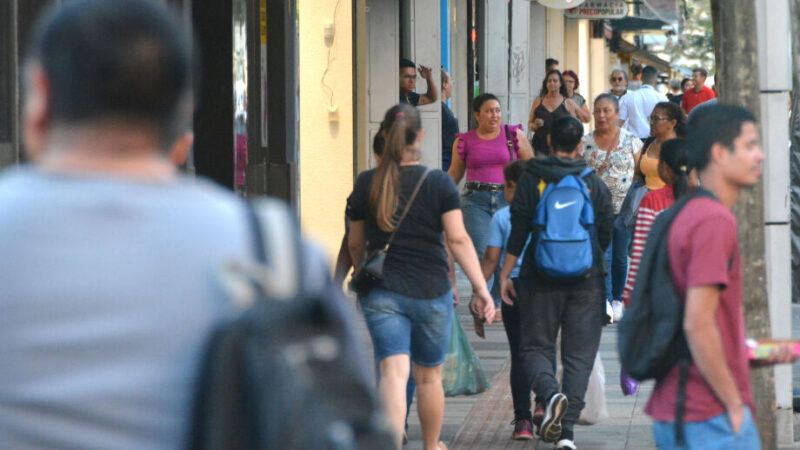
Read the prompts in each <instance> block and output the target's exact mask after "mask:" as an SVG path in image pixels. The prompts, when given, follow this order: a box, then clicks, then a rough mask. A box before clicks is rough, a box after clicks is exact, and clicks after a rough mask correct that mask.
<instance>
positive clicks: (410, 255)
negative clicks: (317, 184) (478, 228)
mask: <svg viewBox="0 0 800 450" xmlns="http://www.w3.org/2000/svg"><path fill="white" fill-rule="evenodd" d="M425 169H426V168H425V167H424V166H422V165H414V166H402V167H400V200H399V201H398V206H397V212H396V218H398V219H399V217H400V214H402V213H403V209H404V208H405V206H406V202H407V200H408V198H409V197H411V194H412V192H413V191H414V187H415V186H416V185H417V182H418V181H419V179H420V177H421V176H422V174H423V173H425ZM374 174H375V170H374V169H373V170H368V171H366V172H363V173H361V175H359V176H358V179H357V180H356V184H355V186H354V187H353V193H352V194H350V197H349V198H348V199H347V216H348V217H349V218H350V220H351V221H360V220H363V221H364V234H365V235H366V240H367V251H368V252H370V251H372V250H374V249H379V248H382V247H383V246H384V245H386V241H388V240H389V236H390V235H391V233H386V232H384V231H382V230H381V229H380V228H378V223H377V221H376V220H375V217H374V216H373V215H372V213H371V212H370V208H369V190H370V184H371V182H372V176H373V175H374ZM460 207H461V204H460V202H459V195H458V190H457V189H456V185H455V183H454V182H453V179H452V178H450V176H449V175H447V173H445V172H442V171H441V170H431V172H430V173H429V174H428V178H427V179H426V180H425V182H424V183H423V184H422V187H421V188H420V190H419V194H417V198H416V199H415V200H414V203H413V204H412V205H411V209H410V210H409V211H408V215H407V216H406V218H405V220H403V223H401V224H400V228H399V229H398V231H397V235H396V236H395V238H394V241H393V242H392V246H391V247H390V248H389V252H388V253H387V255H386V261H385V262H384V266H383V280H382V281H381V284H380V287H381V288H383V289H386V290H389V291H392V292H396V293H398V294H401V295H405V296H406V297H412V298H436V297H440V296H442V295H444V294H445V293H446V292H447V291H448V290H450V279H449V278H448V277H447V254H446V253H445V251H444V243H443V242H442V231H443V228H442V214H444V213H446V212H448V211H452V210H454V209H458V208H460Z"/></svg>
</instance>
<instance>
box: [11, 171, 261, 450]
mask: <svg viewBox="0 0 800 450" xmlns="http://www.w3.org/2000/svg"><path fill="white" fill-rule="evenodd" d="M0 236H2V239H0V268H2V269H0V286H1V287H2V288H1V289H2V295H0V442H2V447H3V448H13V449H15V450H25V449H42V448H62V449H63V448H76V449H77V448H80V449H98V450H100V449H115V450H128V449H129V450H140V449H176V450H177V449H180V448H183V447H184V444H185V433H186V431H187V425H188V420H189V410H190V406H191V396H192V392H193V388H194V384H195V379H196V376H197V371H198V369H199V359H200V355H201V353H202V352H203V349H204V346H205V343H206V341H207V339H208V337H209V333H210V331H211V330H212V328H213V327H214V326H215V325H216V324H217V323H218V321H219V320H220V319H221V318H223V317H225V316H226V315H227V314H228V313H230V312H231V305H230V304H229V303H228V302H227V301H226V297H224V296H223V295H222V291H221V290H220V289H221V288H220V287H219V283H218V282H217V276H218V275H219V270H218V269H219V266H220V264H221V263H222V262H223V261H225V260H228V259H232V258H237V259H242V258H244V259H247V260H251V261H252V259H253V258H252V255H253V254H254V252H255V250H254V248H255V247H254V244H253V243H252V242H251V237H250V236H251V232H250V229H249V227H248V225H247V221H246V215H245V209H244V208H243V202H242V200H241V199H239V198H237V197H236V196H234V195H233V194H231V193H229V192H228V191H226V190H224V189H222V188H220V187H217V186H214V185H212V184H211V183H208V182H204V181H195V180H190V179H185V178H179V179H178V180H177V181H173V182H165V183H155V182H154V183H146V182H140V181H134V180H131V181H120V180H118V179H113V178H103V177H102V176H68V175H57V174H49V173H43V172H40V171H38V170H37V169H33V168H25V167H23V168H21V169H19V170H16V171H14V172H5V173H4V174H3V175H2V176H0Z"/></svg>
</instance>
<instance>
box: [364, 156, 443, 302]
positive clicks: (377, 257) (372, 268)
mask: <svg viewBox="0 0 800 450" xmlns="http://www.w3.org/2000/svg"><path fill="white" fill-rule="evenodd" d="M430 171H431V169H425V173H423V174H422V177H421V178H420V179H419V181H418V182H417V185H416V186H415V187H414V192H413V193H412V194H411V197H410V198H409V199H408V203H407V204H406V207H405V209H403V214H402V215H401V216H400V220H399V221H398V222H397V225H396V226H395V227H394V231H392V234H391V236H389V240H388V241H386V245H384V246H383V248H380V249H377V250H373V251H371V252H370V253H369V254H368V255H367V258H366V259H365V260H364V263H363V264H362V265H361V267H360V268H359V269H358V272H356V273H355V275H353V278H352V279H351V280H350V290H352V291H353V292H355V293H356V294H357V295H358V296H359V297H366V296H367V295H369V293H370V291H371V290H372V289H373V288H375V287H376V286H378V284H380V282H381V280H382V279H383V264H384V262H386V254H387V253H388V252H389V247H390V246H391V245H392V241H394V237H395V235H396V234H397V230H399V229H400V225H401V224H402V223H403V220H405V218H406V215H407V214H408V211H409V210H410V209H411V205H412V204H413V203H414V199H416V198H417V194H418V193H419V190H420V188H421V187H422V183H423V182H424V181H425V179H426V178H428V174H429V173H430Z"/></svg>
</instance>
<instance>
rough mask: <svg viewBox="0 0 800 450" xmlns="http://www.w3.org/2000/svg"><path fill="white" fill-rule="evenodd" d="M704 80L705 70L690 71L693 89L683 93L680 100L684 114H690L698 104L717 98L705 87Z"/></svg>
mask: <svg viewBox="0 0 800 450" xmlns="http://www.w3.org/2000/svg"><path fill="white" fill-rule="evenodd" d="M706 78H708V72H707V71H706V69H703V68H702V67H698V68H697V69H694V70H693V71H692V80H693V81H694V89H689V90H688V91H686V92H684V93H683V100H681V108H683V110H684V111H686V114H689V113H690V112H692V110H693V109H694V107H695V106H697V105H699V104H700V103H703V102H707V101H709V100H711V99H712V98H714V97H716V96H717V94H715V93H714V91H713V90H712V89H711V88H709V87H708V86H706V85H705V83H706Z"/></svg>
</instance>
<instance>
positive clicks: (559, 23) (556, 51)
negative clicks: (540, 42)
mask: <svg viewBox="0 0 800 450" xmlns="http://www.w3.org/2000/svg"><path fill="white" fill-rule="evenodd" d="M545 10H546V11H547V56H546V58H555V59H557V60H558V61H559V62H561V65H560V67H561V68H562V69H563V67H564V66H563V63H564V11H563V10H561V9H553V8H545Z"/></svg>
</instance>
